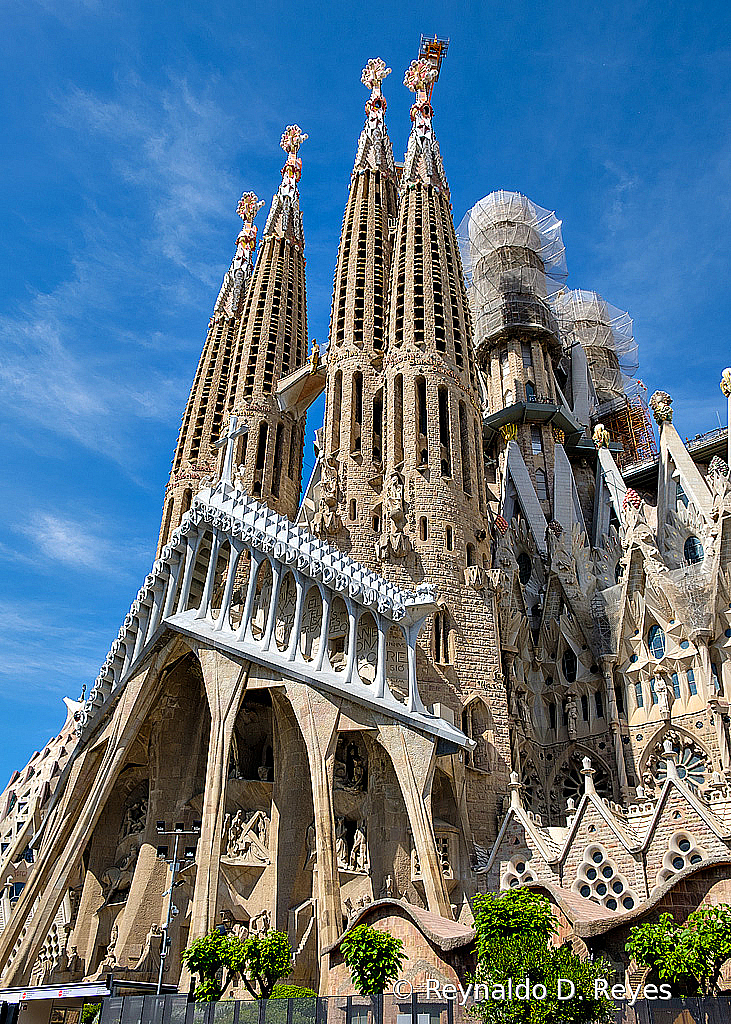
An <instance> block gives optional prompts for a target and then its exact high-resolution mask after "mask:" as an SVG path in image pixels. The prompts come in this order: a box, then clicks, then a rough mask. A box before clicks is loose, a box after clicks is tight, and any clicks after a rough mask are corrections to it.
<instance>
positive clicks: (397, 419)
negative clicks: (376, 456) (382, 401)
mask: <svg viewBox="0 0 731 1024" xmlns="http://www.w3.org/2000/svg"><path fill="white" fill-rule="evenodd" d="M403 461H404V378H403V377H402V376H401V374H400V373H399V374H398V375H397V377H396V379H395V380H394V382H393V463H394V465H395V466H399V465H400V464H401V463H402V462H403Z"/></svg>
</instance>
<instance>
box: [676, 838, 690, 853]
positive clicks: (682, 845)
mask: <svg viewBox="0 0 731 1024" xmlns="http://www.w3.org/2000/svg"><path fill="white" fill-rule="evenodd" d="M678 849H679V850H682V851H683V853H687V852H688V850H689V849H690V839H681V840H680V842H679V843H678Z"/></svg>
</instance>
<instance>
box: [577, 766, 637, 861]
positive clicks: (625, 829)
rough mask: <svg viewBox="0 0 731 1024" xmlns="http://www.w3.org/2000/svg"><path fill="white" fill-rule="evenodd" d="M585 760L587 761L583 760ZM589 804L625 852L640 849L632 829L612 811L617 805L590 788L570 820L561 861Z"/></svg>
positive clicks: (585, 792)
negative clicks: (596, 811)
mask: <svg viewBox="0 0 731 1024" xmlns="http://www.w3.org/2000/svg"><path fill="white" fill-rule="evenodd" d="M585 760H588V759H587V758H585ZM589 804H591V805H593V806H594V807H595V808H596V809H597V810H598V812H599V814H600V816H601V817H602V819H603V820H604V821H605V822H606V824H607V825H608V827H609V829H610V831H612V832H613V833H614V835H615V836H616V837H617V839H618V840H619V841H620V843H621V844H622V845H623V846H624V848H625V849H626V850H630V851H632V852H633V853H636V852H638V851H639V850H640V849H641V847H642V839H641V838H640V836H639V835H638V834H637V833H636V832H635V831H634V829H633V828H631V827H630V826H629V825H628V824H627V823H626V821H623V820H621V818H620V817H619V815H618V814H617V813H616V811H615V810H614V807H616V806H617V805H614V807H613V806H612V805H611V804H610V802H609V801H608V800H605V799H604V798H603V797H601V796H599V794H598V793H597V792H596V790H594V789H593V788H592V789H590V790H589V791H586V790H585V791H584V793H583V794H582V797H581V799H580V800H579V804H578V807H577V808H576V811H575V812H574V814H573V817H572V818H571V820H570V824H569V829H568V832H567V834H566V838H565V840H564V845H563V850H562V851H561V860H563V859H564V858H565V857H566V855H567V854H568V852H569V850H570V848H571V845H572V843H573V841H574V838H575V836H576V833H577V832H578V830H579V826H580V824H581V821H582V819H583V817H584V815H585V813H586V810H587V807H588V805H589Z"/></svg>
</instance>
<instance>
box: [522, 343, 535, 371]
mask: <svg viewBox="0 0 731 1024" xmlns="http://www.w3.org/2000/svg"><path fill="white" fill-rule="evenodd" d="M520 351H521V354H522V356H523V366H525V367H529V366H532V365H533V352H532V350H531V347H530V342H529V341H521V343H520Z"/></svg>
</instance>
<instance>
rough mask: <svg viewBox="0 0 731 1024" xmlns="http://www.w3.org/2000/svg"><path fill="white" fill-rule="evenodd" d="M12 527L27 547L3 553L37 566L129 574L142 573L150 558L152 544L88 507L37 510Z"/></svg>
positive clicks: (114, 575)
mask: <svg viewBox="0 0 731 1024" xmlns="http://www.w3.org/2000/svg"><path fill="white" fill-rule="evenodd" d="M11 528H12V530H13V532H14V533H15V534H16V535H20V536H22V537H25V538H26V540H27V541H28V542H29V543H28V545H27V546H26V550H25V551H18V550H17V549H14V548H10V547H6V546H4V548H3V549H0V556H2V555H3V554H5V555H6V557H9V558H11V559H18V558H20V559H21V560H22V561H23V562H25V563H26V564H32V565H34V566H36V567H37V568H38V567H43V566H44V565H45V566H48V568H49V569H50V570H51V571H57V569H58V567H59V566H64V567H66V568H70V569H73V570H75V571H76V572H79V573H92V574H96V573H103V574H104V576H105V577H107V578H108V577H109V576H112V577H124V578H126V577H129V576H130V575H131V574H134V573H135V572H137V573H139V572H140V571H141V570H142V569H143V568H144V566H145V564H146V562H147V561H149V558H150V550H149V544H143V543H141V542H136V541H135V540H134V539H132V541H131V542H130V539H129V538H127V537H125V538H124V539H122V538H120V537H119V536H118V535H117V534H116V533H115V531H114V530H113V528H112V524H110V523H105V522H103V521H101V520H100V519H99V518H98V517H94V516H92V515H90V514H89V513H88V512H87V511H85V512H83V513H82V514H81V515H80V516H77V517H74V516H71V515H62V514H60V513H58V512H46V511H35V512H32V513H30V514H29V515H27V516H26V517H24V518H23V519H22V520H21V521H19V522H17V523H16V524H14V525H12V526H11ZM122 556H123V558H122ZM49 563H52V564H51V565H49Z"/></svg>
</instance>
